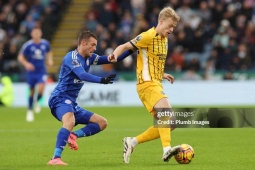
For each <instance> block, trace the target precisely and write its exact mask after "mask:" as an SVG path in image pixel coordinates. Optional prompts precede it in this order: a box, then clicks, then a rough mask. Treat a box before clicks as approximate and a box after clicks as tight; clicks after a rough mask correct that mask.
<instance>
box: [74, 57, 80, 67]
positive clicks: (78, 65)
mask: <svg viewBox="0 0 255 170" xmlns="http://www.w3.org/2000/svg"><path fill="white" fill-rule="evenodd" d="M72 64H73V66H74V68H75V67H80V66H81V64H80V63H79V62H78V60H76V59H73V63H72Z"/></svg>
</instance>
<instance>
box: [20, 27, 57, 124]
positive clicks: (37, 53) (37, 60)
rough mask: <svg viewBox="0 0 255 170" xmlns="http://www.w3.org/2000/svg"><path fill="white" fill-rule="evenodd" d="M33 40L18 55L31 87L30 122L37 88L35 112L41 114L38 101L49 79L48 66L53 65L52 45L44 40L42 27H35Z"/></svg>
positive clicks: (27, 117) (32, 35)
mask: <svg viewBox="0 0 255 170" xmlns="http://www.w3.org/2000/svg"><path fill="white" fill-rule="evenodd" d="M30 35H31V39H30V40H28V41H27V42H25V43H24V44H23V46H22V47H21V50H20V52H19V55H18V61H19V62H20V63H21V64H22V65H23V66H24V67H25V69H26V79H27V83H28V85H29V93H30V94H29V99H28V110H27V114H26V120H27V121H28V122H32V121H34V112H33V105H34V95H35V88H36V86H37V92H38V94H37V98H36V103H35V107H34V109H35V112H36V113H39V112H40V105H39V103H38V101H39V100H40V99H41V98H42V96H43V91H44V88H45V82H46V79H47V73H46V65H45V61H47V64H48V66H52V65H53V59H52V51H51V48H50V43H49V42H48V41H47V40H45V39H43V38H42V30H41V28H40V27H38V26H37V27H34V28H33V29H32V31H31V34H30Z"/></svg>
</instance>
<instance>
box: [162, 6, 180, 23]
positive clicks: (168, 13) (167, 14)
mask: <svg viewBox="0 0 255 170" xmlns="http://www.w3.org/2000/svg"><path fill="white" fill-rule="evenodd" d="M167 18H172V19H173V20H174V21H176V22H179V20H180V16H179V15H178V14H177V13H176V12H175V11H174V10H173V8H171V7H169V6H168V7H165V8H163V9H162V10H161V11H160V13H159V15H158V20H160V19H163V20H165V19H167Z"/></svg>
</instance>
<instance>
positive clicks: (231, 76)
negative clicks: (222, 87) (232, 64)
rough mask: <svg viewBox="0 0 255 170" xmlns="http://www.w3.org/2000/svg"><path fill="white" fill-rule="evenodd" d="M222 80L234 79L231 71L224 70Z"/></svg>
mask: <svg viewBox="0 0 255 170" xmlns="http://www.w3.org/2000/svg"><path fill="white" fill-rule="evenodd" d="M223 80H234V77H233V73H232V72H231V71H227V72H225V73H224V76H223Z"/></svg>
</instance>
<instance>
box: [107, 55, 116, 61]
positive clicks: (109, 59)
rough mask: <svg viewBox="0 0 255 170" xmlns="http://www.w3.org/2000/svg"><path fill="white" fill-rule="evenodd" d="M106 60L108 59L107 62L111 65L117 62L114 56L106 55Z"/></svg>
mask: <svg viewBox="0 0 255 170" xmlns="http://www.w3.org/2000/svg"><path fill="white" fill-rule="evenodd" d="M107 59H108V61H109V62H112V63H116V62H117V58H116V57H115V56H114V54H110V55H108V57H107Z"/></svg>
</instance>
